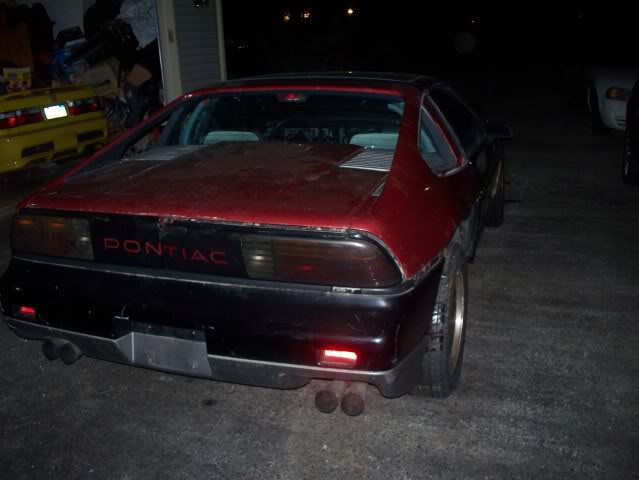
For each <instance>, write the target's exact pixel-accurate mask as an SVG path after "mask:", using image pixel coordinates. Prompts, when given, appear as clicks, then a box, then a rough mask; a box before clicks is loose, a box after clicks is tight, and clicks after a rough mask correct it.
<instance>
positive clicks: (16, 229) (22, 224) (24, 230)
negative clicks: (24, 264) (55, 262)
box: [11, 215, 93, 260]
mask: <svg viewBox="0 0 639 480" xmlns="http://www.w3.org/2000/svg"><path fill="white" fill-rule="evenodd" d="M11 247H12V248H13V249H14V250H18V251H22V252H28V253H37V254H42V255H50V256H54V257H68V258H78V259H82V260H93V247H92V245H91V233H90V227H89V221H88V220H84V219H77V218H63V217H41V216H32V215H16V217H15V219H14V223H13V231H12V235H11Z"/></svg>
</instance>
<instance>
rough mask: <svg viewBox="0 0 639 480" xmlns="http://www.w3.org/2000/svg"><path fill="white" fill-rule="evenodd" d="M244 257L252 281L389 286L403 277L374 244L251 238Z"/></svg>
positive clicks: (247, 238)
mask: <svg viewBox="0 0 639 480" xmlns="http://www.w3.org/2000/svg"><path fill="white" fill-rule="evenodd" d="M242 255H243V257H244V264H245V267H246V273H247V275H248V276H249V277H250V278H254V279H259V280H275V281H283V282H293V283H310V284H318V285H331V286H348V287H359V288H375V287H385V286H389V285H393V284H395V283H398V282H399V281H400V280H401V275H400V272H399V270H398V269H397V267H396V266H395V265H394V263H393V262H392V261H391V260H390V259H389V258H388V257H387V256H386V255H384V254H383V253H382V251H381V250H380V249H379V248H377V246H375V245H373V244H372V243H370V242H367V241H363V240H355V239H343V240H327V239H317V240H316V239H306V238H287V237H266V236H261V235H247V236H245V237H243V238H242Z"/></svg>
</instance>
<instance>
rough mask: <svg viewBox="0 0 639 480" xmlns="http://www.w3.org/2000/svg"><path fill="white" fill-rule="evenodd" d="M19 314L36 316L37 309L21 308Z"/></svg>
mask: <svg viewBox="0 0 639 480" xmlns="http://www.w3.org/2000/svg"><path fill="white" fill-rule="evenodd" d="M18 312H20V314H22V315H31V316H35V308H33V307H24V306H23V307H20V308H19V309H18Z"/></svg>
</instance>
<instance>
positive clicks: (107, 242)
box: [103, 238, 229, 265]
mask: <svg viewBox="0 0 639 480" xmlns="http://www.w3.org/2000/svg"><path fill="white" fill-rule="evenodd" d="M103 244H104V251H105V252H108V251H115V252H122V251H124V252H125V253H127V254H129V255H146V256H156V257H162V256H168V257H170V258H179V257H182V259H183V260H185V261H187V262H201V263H212V264H214V265H228V263H229V262H228V261H227V260H226V252H221V251H217V250H211V251H202V250H199V249H197V248H196V249H188V248H180V247H177V246H175V245H165V244H163V243H162V242H140V241H138V240H124V241H121V240H118V239H117V238H105V239H104V243H103Z"/></svg>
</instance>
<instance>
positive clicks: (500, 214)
mask: <svg viewBox="0 0 639 480" xmlns="http://www.w3.org/2000/svg"><path fill="white" fill-rule="evenodd" d="M505 197H506V172H505V167H504V162H503V160H502V162H501V163H500V164H499V171H498V172H497V185H496V187H495V190H494V192H493V194H492V196H491V197H489V198H488V208H487V210H486V226H488V227H500V226H501V224H502V223H504V201H505Z"/></svg>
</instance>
